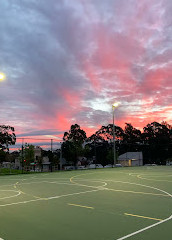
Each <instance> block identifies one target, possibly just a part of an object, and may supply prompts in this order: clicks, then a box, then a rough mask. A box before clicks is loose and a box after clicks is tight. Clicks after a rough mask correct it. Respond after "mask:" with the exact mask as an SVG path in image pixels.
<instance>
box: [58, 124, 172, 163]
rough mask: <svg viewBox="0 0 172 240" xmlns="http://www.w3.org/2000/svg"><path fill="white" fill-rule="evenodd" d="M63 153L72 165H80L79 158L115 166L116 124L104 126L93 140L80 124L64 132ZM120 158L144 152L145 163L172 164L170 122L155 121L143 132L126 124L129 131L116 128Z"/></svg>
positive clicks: (95, 134) (117, 149)
mask: <svg viewBox="0 0 172 240" xmlns="http://www.w3.org/2000/svg"><path fill="white" fill-rule="evenodd" d="M63 141H64V142H63V144H62V154H63V156H64V157H65V159H67V160H68V161H69V162H71V163H73V164H74V165H76V164H77V160H78V157H79V156H84V157H86V158H87V159H92V157H93V156H94V163H100V164H102V165H103V166H105V165H107V164H113V124H108V125H107V126H102V127H101V128H100V129H99V130H98V131H96V132H95V133H94V134H92V135H91V136H90V137H87V136H86V133H85V131H84V130H82V129H81V128H80V126H79V125H78V124H75V125H72V126H71V128H70V130H69V132H65V133H64V137H63ZM115 143H116V152H117V155H118V156H119V155H121V154H123V153H126V152H137V151H141V152H142V153H143V163H144V164H152V163H155V164H166V161H170V160H171V161H172V126H171V125H169V124H168V123H167V122H162V123H158V122H152V123H150V124H147V125H146V126H145V127H144V128H143V132H141V131H140V130H139V129H136V128H134V127H133V126H132V124H131V123H126V124H125V128H124V129H122V128H121V127H119V126H115Z"/></svg>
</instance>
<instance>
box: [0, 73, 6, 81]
mask: <svg viewBox="0 0 172 240" xmlns="http://www.w3.org/2000/svg"><path fill="white" fill-rule="evenodd" d="M5 78H6V76H5V74H4V73H1V72H0V81H3V80H5Z"/></svg>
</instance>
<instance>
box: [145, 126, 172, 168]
mask: <svg viewBox="0 0 172 240" xmlns="http://www.w3.org/2000/svg"><path fill="white" fill-rule="evenodd" d="M142 135H143V139H144V142H145V147H144V153H145V154H146V155H147V158H148V159H149V163H157V164H166V159H168V158H169V157H170V156H171V152H172V146H171V140H172V135H171V126H170V125H169V124H167V123H166V122H162V124H160V123H158V122H152V123H149V124H147V126H146V127H144V132H143V134H142Z"/></svg>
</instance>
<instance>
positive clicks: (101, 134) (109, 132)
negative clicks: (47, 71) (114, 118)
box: [87, 124, 124, 142]
mask: <svg viewBox="0 0 172 240" xmlns="http://www.w3.org/2000/svg"><path fill="white" fill-rule="evenodd" d="M123 135H124V133H123V129H122V128H121V127H119V126H115V139H116V140H122V139H123ZM112 139H113V124H108V125H107V126H102V127H101V128H100V129H99V130H98V131H96V132H95V133H94V134H93V135H91V136H90V137H89V138H88V139H87V142H89V141H91V142H92V141H93V142H94V141H95V142H105V141H112Z"/></svg>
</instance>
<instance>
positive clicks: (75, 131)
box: [62, 124, 87, 165]
mask: <svg viewBox="0 0 172 240" xmlns="http://www.w3.org/2000/svg"><path fill="white" fill-rule="evenodd" d="M86 138H87V136H86V132H85V131H84V130H82V129H81V128H80V126H79V125H78V124H75V125H71V128H70V130H69V132H65V133H64V136H63V140H64V142H63V144H62V152H63V156H64V157H65V158H66V160H68V161H71V162H73V163H74V165H76V163H77V160H78V159H77V158H78V157H79V156H80V155H81V154H82V153H83V147H82V144H83V143H84V141H85V140H86Z"/></svg>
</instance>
